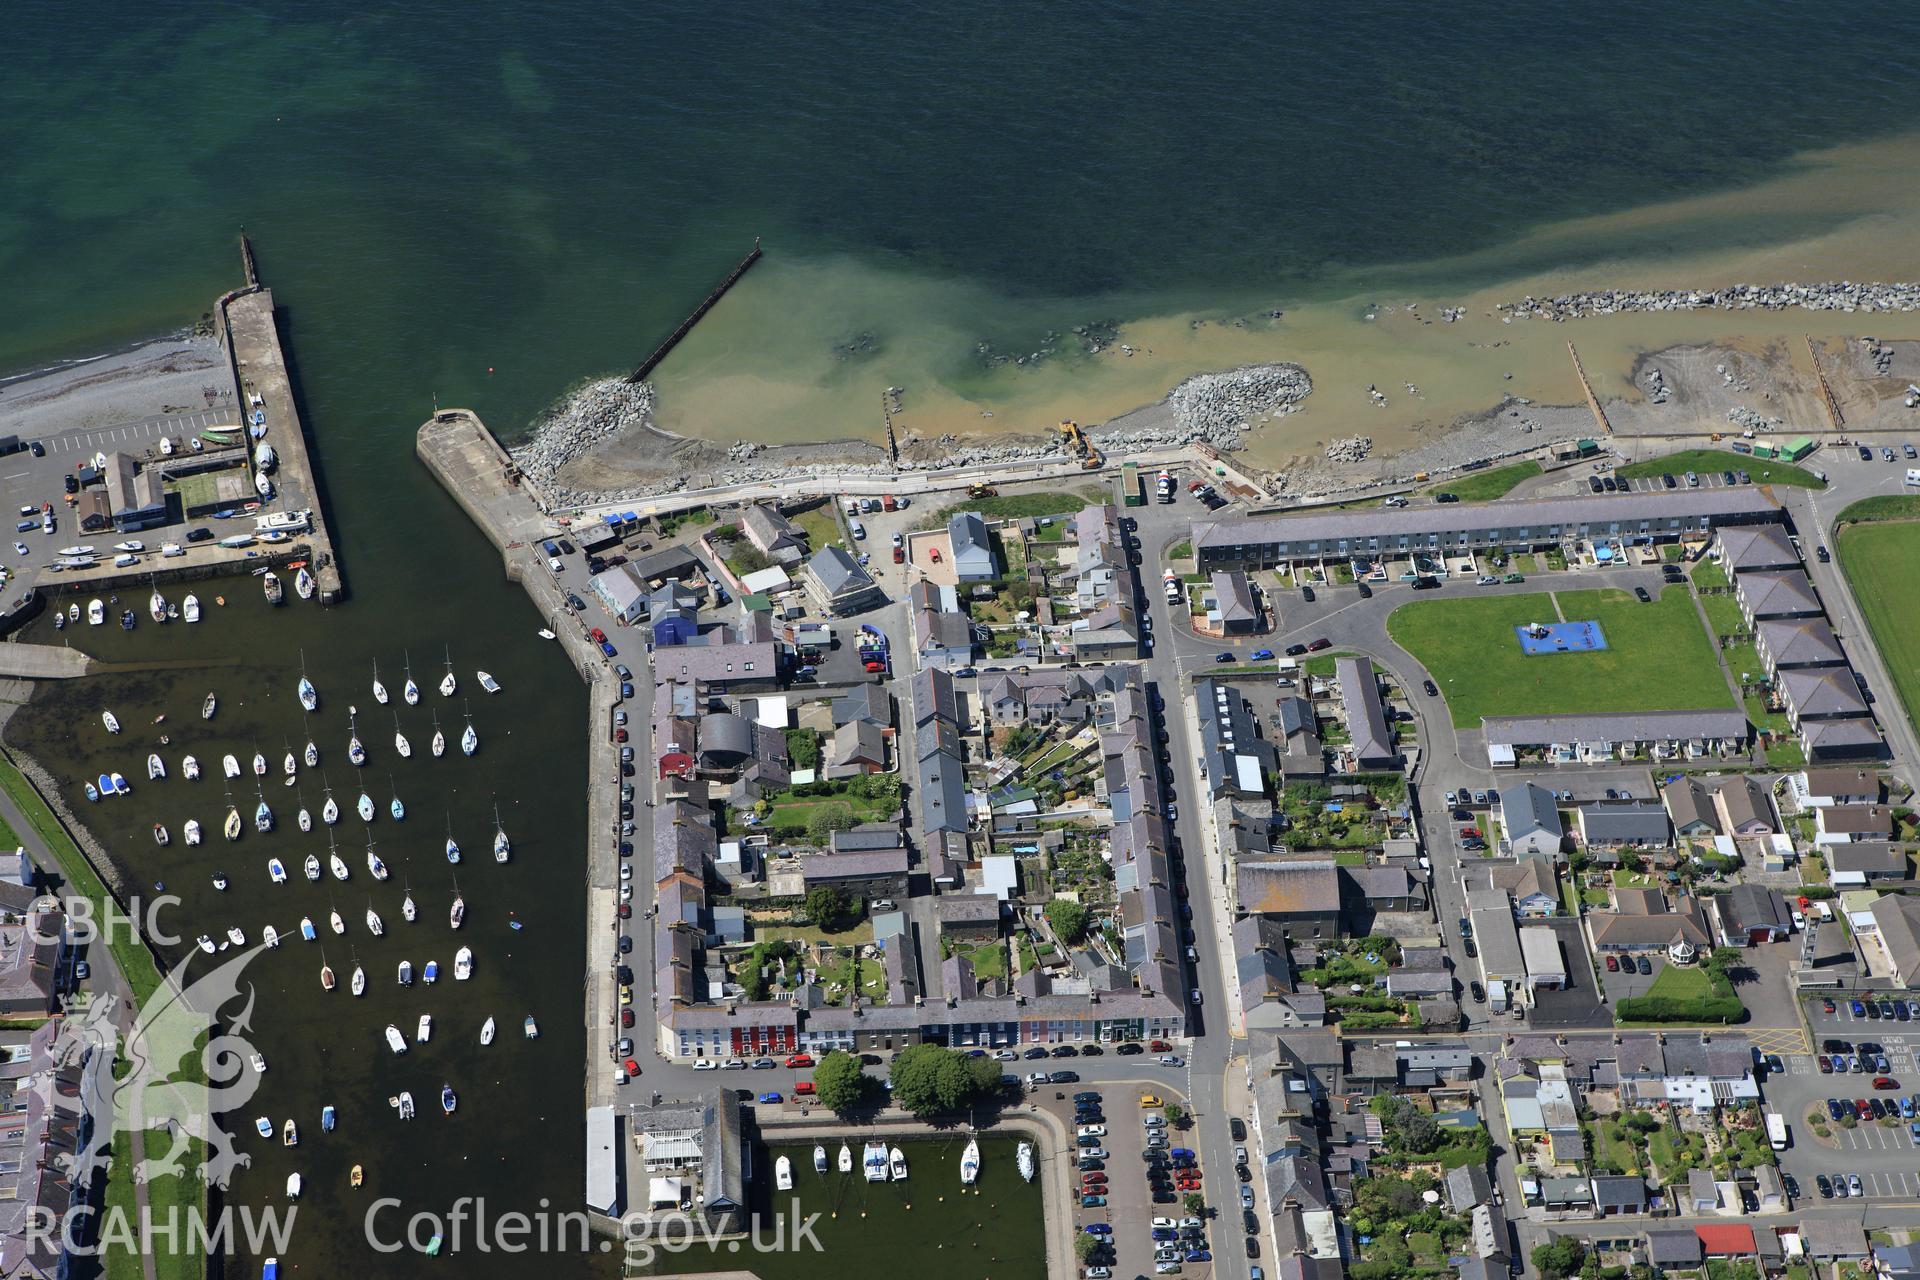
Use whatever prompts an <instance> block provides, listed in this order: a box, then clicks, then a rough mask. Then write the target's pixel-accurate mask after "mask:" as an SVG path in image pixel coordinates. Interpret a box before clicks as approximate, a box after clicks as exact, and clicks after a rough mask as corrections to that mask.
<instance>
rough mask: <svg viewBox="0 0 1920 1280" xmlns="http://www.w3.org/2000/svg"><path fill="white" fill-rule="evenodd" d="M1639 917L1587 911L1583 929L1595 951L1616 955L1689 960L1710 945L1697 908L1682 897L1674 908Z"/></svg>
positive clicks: (1617, 912)
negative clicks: (1651, 953)
mask: <svg viewBox="0 0 1920 1280" xmlns="http://www.w3.org/2000/svg"><path fill="white" fill-rule="evenodd" d="M1661 906H1662V908H1663V909H1662V910H1659V911H1653V912H1649V913H1648V914H1645V915H1640V914H1637V913H1634V912H1628V911H1591V912H1588V913H1587V926H1588V928H1589V930H1591V932H1592V934H1593V946H1594V949H1595V950H1596V951H1603V952H1605V951H1612V952H1616V953H1620V954H1627V953H1637V952H1644V951H1666V952H1668V953H1670V954H1684V955H1686V956H1687V957H1688V958H1692V957H1693V956H1694V955H1697V954H1698V953H1699V952H1701V951H1703V950H1705V949H1707V948H1709V947H1711V946H1712V945H1713V938H1712V937H1711V935H1709V934H1708V933H1707V926H1706V923H1705V921H1704V920H1702V918H1701V916H1700V910H1699V908H1698V907H1697V906H1696V905H1695V904H1694V901H1693V899H1692V898H1686V897H1683V898H1682V899H1681V900H1680V902H1679V904H1678V905H1677V907H1676V908H1675V909H1673V910H1666V909H1664V908H1665V903H1664V902H1663V903H1662V904H1661Z"/></svg>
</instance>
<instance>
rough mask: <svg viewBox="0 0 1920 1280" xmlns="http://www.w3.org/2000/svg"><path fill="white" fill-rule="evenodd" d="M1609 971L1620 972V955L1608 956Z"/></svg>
mask: <svg viewBox="0 0 1920 1280" xmlns="http://www.w3.org/2000/svg"><path fill="white" fill-rule="evenodd" d="M1607 972H1608V973H1618V972H1620V957H1619V956H1608V957H1607Z"/></svg>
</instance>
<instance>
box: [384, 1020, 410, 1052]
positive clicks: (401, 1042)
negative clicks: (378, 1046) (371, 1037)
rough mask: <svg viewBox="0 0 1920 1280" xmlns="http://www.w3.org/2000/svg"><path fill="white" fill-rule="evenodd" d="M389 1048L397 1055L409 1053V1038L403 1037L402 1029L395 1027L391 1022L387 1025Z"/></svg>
mask: <svg viewBox="0 0 1920 1280" xmlns="http://www.w3.org/2000/svg"><path fill="white" fill-rule="evenodd" d="M387 1048H389V1049H391V1050H393V1051H394V1052H395V1053H405V1052H406V1051H407V1038H406V1037H405V1036H403V1035H401V1034H400V1028H398V1027H396V1026H394V1025H393V1024H392V1023H391V1022H389V1023H388V1024H387Z"/></svg>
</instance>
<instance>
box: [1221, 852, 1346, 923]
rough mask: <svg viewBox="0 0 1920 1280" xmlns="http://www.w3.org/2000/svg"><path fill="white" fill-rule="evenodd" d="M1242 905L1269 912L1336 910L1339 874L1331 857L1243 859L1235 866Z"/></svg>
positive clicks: (1310, 912) (1255, 910)
mask: <svg viewBox="0 0 1920 1280" xmlns="http://www.w3.org/2000/svg"><path fill="white" fill-rule="evenodd" d="M1235 881H1236V884H1237V886H1238V889H1239V899H1240V909H1241V910H1242V911H1248V912H1259V913H1264V914H1269V915H1301V914H1317V913H1336V912H1338V911H1339V910H1340V875H1339V870H1338V868H1337V867H1335V865H1334V863H1333V861H1332V859H1329V858H1295V859H1291V860H1287V861H1273V862H1242V863H1240V864H1239V865H1238V866H1237V867H1236V868H1235Z"/></svg>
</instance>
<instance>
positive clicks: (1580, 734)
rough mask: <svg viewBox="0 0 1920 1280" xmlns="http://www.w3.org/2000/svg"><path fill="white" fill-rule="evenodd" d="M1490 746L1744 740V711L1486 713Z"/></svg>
mask: <svg viewBox="0 0 1920 1280" xmlns="http://www.w3.org/2000/svg"><path fill="white" fill-rule="evenodd" d="M1480 723H1481V727H1482V729H1483V731H1484V734H1485V737H1486V740H1487V742H1488V744H1489V745H1493V746H1509V747H1541V746H1549V745H1552V744H1554V743H1571V742H1667V741H1686V740H1687V739H1689V738H1708V739H1717V738H1735V739H1738V738H1744V737H1746V735H1747V715H1746V712H1744V711H1738V710H1733V711H1730V710H1727V709H1725V708H1718V709H1708V710H1702V711H1623V712H1615V713H1605V714H1599V715H1584V716H1484V717H1482V718H1481V721H1480Z"/></svg>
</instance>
